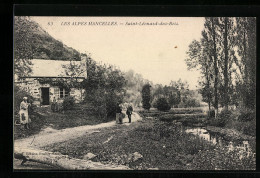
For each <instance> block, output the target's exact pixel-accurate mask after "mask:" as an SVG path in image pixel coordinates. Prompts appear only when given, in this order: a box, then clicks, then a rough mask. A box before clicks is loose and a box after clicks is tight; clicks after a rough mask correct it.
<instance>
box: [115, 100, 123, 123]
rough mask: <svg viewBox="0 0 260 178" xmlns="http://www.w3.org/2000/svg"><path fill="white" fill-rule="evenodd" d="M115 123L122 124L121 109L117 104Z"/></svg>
mask: <svg viewBox="0 0 260 178" xmlns="http://www.w3.org/2000/svg"><path fill="white" fill-rule="evenodd" d="M116 123H118V124H122V123H123V122H122V108H121V106H120V105H119V103H117V105H116Z"/></svg>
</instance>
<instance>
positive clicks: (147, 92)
mask: <svg viewBox="0 0 260 178" xmlns="http://www.w3.org/2000/svg"><path fill="white" fill-rule="evenodd" d="M150 88H151V85H149V84H146V85H144V86H143V89H142V104H143V108H144V109H147V110H149V109H150V108H151V104H150V100H151V89H150Z"/></svg>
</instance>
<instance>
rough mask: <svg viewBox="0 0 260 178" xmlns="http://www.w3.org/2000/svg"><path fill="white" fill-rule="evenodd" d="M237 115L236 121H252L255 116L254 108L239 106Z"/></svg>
mask: <svg viewBox="0 0 260 178" xmlns="http://www.w3.org/2000/svg"><path fill="white" fill-rule="evenodd" d="M238 111H239V116H238V118H237V119H238V121H242V122H246V121H252V120H254V119H255V118H256V113H255V111H254V110H251V109H248V108H239V109H238Z"/></svg>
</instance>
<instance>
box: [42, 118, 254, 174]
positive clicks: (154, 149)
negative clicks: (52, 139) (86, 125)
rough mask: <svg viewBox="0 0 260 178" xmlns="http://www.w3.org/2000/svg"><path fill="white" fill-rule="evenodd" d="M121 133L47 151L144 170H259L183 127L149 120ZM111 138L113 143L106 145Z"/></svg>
mask: <svg viewBox="0 0 260 178" xmlns="http://www.w3.org/2000/svg"><path fill="white" fill-rule="evenodd" d="M120 131H121V132H120V134H118V133H117V132H114V128H109V129H106V130H103V131H102V132H100V133H97V134H92V135H89V137H87V138H86V137H80V138H77V139H74V140H70V141H67V142H64V143H61V144H60V143H59V144H53V145H49V146H47V147H45V148H44V149H46V150H48V151H59V152H61V153H62V154H65V155H69V156H72V157H76V158H82V157H83V156H84V155H85V154H87V153H89V152H91V153H94V154H96V155H97V160H96V161H99V162H104V163H114V164H123V165H126V166H129V167H130V168H132V169H141V170H147V169H148V168H158V169H159V170H161V169H162V170H215V169H221V170H222V169H224V170H226V169H239V170H245V169H255V166H256V163H255V157H253V156H250V157H249V158H246V157H245V158H243V159H239V156H238V154H237V152H236V151H234V152H228V151H227V150H226V149H222V148H220V147H218V146H216V145H213V144H210V143H209V142H207V141H205V140H201V139H199V138H198V137H196V136H194V135H191V134H187V133H185V132H181V128H180V127H178V126H176V125H174V124H171V123H164V122H160V121H156V120H145V121H144V122H138V124H136V125H132V127H120ZM111 137H112V138H113V139H111V140H110V141H109V142H107V143H106V144H104V142H105V141H106V140H107V139H108V138H111ZM122 140H123V141H124V144H122ZM115 145H116V146H115ZM133 152H138V153H140V154H141V155H142V156H143V159H142V160H139V161H136V162H132V161H131V160H129V159H128V155H130V154H131V153H133ZM221 163H224V164H221Z"/></svg>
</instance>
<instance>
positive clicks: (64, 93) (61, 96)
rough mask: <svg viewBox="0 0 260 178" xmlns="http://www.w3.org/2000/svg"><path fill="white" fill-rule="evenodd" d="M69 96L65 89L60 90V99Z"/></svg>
mask: <svg viewBox="0 0 260 178" xmlns="http://www.w3.org/2000/svg"><path fill="white" fill-rule="evenodd" d="M66 96H69V90H68V89H65V88H60V98H64V97H66Z"/></svg>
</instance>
